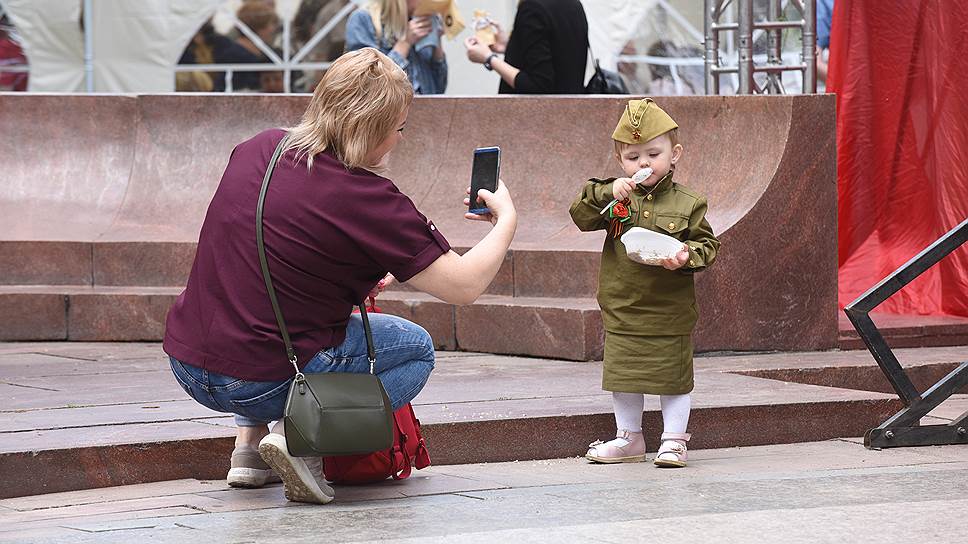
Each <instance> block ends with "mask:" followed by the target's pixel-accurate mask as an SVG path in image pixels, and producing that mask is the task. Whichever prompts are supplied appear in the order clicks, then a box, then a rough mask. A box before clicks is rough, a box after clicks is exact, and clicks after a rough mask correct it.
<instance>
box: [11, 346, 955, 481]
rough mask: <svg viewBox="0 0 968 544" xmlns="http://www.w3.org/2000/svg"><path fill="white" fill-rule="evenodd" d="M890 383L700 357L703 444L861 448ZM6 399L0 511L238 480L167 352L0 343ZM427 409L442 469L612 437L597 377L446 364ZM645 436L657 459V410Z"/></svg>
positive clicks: (908, 355)
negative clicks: (230, 477)
mask: <svg viewBox="0 0 968 544" xmlns="http://www.w3.org/2000/svg"><path fill="white" fill-rule="evenodd" d="M964 354H965V352H964V348H931V349H921V350H899V352H898V357H899V359H900V360H901V361H902V363H903V364H904V365H905V366H918V367H919V368H920V369H921V371H920V372H917V373H916V375H917V376H919V377H920V378H919V384H920V385H919V386H926V385H925V384H929V383H931V382H932V380H934V379H936V378H937V377H938V376H940V375H942V374H943V373H944V372H946V371H947V370H948V369H950V367H951V365H952V364H954V363H955V362H957V361H959V360H960V359H961V358H963V357H964ZM882 382H885V380H884V378H883V377H882V376H879V374H878V373H877V372H876V366H875V365H874V363H873V361H872V359H871V358H870V355H869V354H867V353H865V352H862V351H853V352H811V353H773V354H759V355H744V356H717V357H699V358H697V359H696V384H697V385H696V390H695V392H694V394H693V399H694V400H693V406H694V409H693V412H692V416H691V418H690V430H691V431H692V432H693V433H694V438H693V441H692V442H691V443H690V444H691V446H692V447H693V448H697V449H704V448H718V447H730V446H740V445H760V444H774V443H775V444H779V443H793V442H805V441H813V440H824V439H827V438H833V437H839V436H860V435H862V434H863V433H864V431H866V430H867V429H868V428H871V427H874V426H876V425H877V424H879V423H880V422H881V421H883V420H884V419H886V418H887V417H889V416H890V415H892V414H893V413H894V412H896V411H897V410H898V409H899V408H900V401H899V400H898V399H897V397H896V396H894V395H892V394H889V393H885V392H877V391H885V389H884V383H882ZM922 382H923V383H922ZM961 397H962V398H961V400H958V399H952V401H949V403H946V404H944V405H942V406H941V407H939V411H938V412H937V413H935V414H933V415H934V416H936V417H940V418H948V419H952V418H954V417H955V416H956V412H957V413H960V412H962V411H964V410H965V408H968V406H966V402H968V397H965V396H964V395H961ZM0 399H2V402H0V414H2V417H0V473H2V474H4V482H5V486H4V487H3V489H0V498H2V497H11V496H21V495H33V494H39V493H47V492H56V491H68V490H75V489H87V488H94V487H104V486H114V485H126V484H132V483H139V482H150V481H159V480H168V479H173V478H199V479H220V478H224V476H225V472H226V470H227V468H228V465H227V463H228V457H229V453H230V452H231V449H232V444H233V436H234V434H235V431H234V425H233V421H232V418H231V417H229V416H226V415H225V414H220V413H216V412H212V411H209V410H207V409H205V408H203V407H201V406H200V405H198V404H196V403H195V402H194V401H192V400H191V399H189V398H188V397H187V396H186V395H185V393H184V392H183V391H182V390H181V389H180V388H179V386H178V385H177V383H176V382H175V380H174V379H173V378H172V376H171V372H170V370H169V368H168V362H167V359H166V357H165V355H164V354H163V352H162V351H161V347H160V345H159V344H157V343H81V342H50V343H0ZM950 402H954V403H955V404H954V405H949V404H950ZM958 403H960V404H958ZM414 405H415V410H416V412H417V415H418V417H419V418H420V419H421V421H422V423H423V429H424V433H425V436H426V438H427V440H428V442H429V444H430V449H431V454H432V457H433V460H434V463H435V464H464V463H479V462H496V461H513V460H526V459H546V458H560V457H569V456H575V455H580V454H582V453H584V451H585V447H586V445H587V444H588V443H589V442H591V441H592V440H594V439H596V438H602V437H606V436H608V435H609V434H610V433H613V432H614V420H613V417H612V415H611V407H612V406H611V395H610V394H609V393H607V392H603V391H602V390H601V365H600V363H598V362H590V363H588V362H568V361H555V360H547V359H535V358H520V357H507V356H497V355H488V354H480V353H467V352H439V354H438V359H437V365H436V370H435V372H434V374H433V376H432V377H431V380H430V382H429V383H428V385H427V387H426V388H425V389H424V391H423V392H422V393H421V394H420V396H419V397H418V398H417V399H416V400H415V402H414ZM942 409H943V410H942ZM644 425H645V428H646V429H647V435H648V443H649V448H650V451H655V448H656V447H657V438H658V432H659V430H660V429H661V414H660V413H659V411H658V403H657V401H656V400H655V398H652V397H650V399H649V401H648V402H647V404H646V413H645V414H644Z"/></svg>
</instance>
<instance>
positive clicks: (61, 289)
mask: <svg viewBox="0 0 968 544" xmlns="http://www.w3.org/2000/svg"><path fill="white" fill-rule="evenodd" d="M180 292H181V288H180V287H154V286H90V285H0V341H34V340H71V341H102V342H117V341H157V340H160V339H161V338H162V335H163V334H164V323H165V315H166V314H167V311H168V308H169V307H170V306H171V303H172V302H173V301H174V299H175V297H176V296H177V295H178V294H179V293H180ZM378 306H379V307H380V308H381V309H382V310H383V311H385V312H388V313H392V314H394V315H399V316H402V317H406V318H407V319H410V320H412V321H414V322H416V323H419V324H420V325H422V326H423V327H424V328H426V329H427V330H428V331H429V332H430V333H431V335H432V336H433V338H434V341H435V343H436V345H437V347H438V349H445V350H460V351H477V352H487V353H497V354H509V355H526V356H532V357H547V358H554V359H565V360H574V361H590V360H595V359H600V358H601V357H602V349H603V336H602V335H603V333H602V324H601V314H600V312H599V309H598V304H597V302H596V301H595V299H594V298H564V297H560V298H559V297H525V296H507V295H483V296H482V297H481V298H480V299H479V300H478V302H477V303H475V304H473V305H470V306H454V305H451V304H447V303H444V302H442V301H440V300H438V299H436V298H434V297H432V296H429V295H426V294H424V293H419V292H413V291H403V290H393V291H387V292H385V293H384V294H383V295H381V296H380V298H379V299H378ZM873 318H874V322H875V323H876V324H877V325H878V326H880V327H881V328H882V333H883V334H884V337H885V338H886V340H887V342H888V344H889V345H890V346H892V347H895V348H901V347H933V346H957V345H965V344H968V318H962V317H956V316H893V315H886V314H873ZM700 324H701V323H700ZM839 325H840V333H839V334H840V348H841V349H864V347H865V346H864V344H863V342H862V341H861V340H860V338H859V337H858V336H857V333H856V332H855V331H854V330H853V328H852V327H851V325H850V323H849V322H848V321H847V320H846V318H845V317H842V318H841V319H840V323H839ZM715 341H716V340H715V339H707V338H706V337H705V336H704V335H703V333H702V330H701V328H700V330H699V332H698V333H697V335H696V350H697V352H706V351H721V350H722V347H720V346H717V345H715V344H714V343H711V342H715Z"/></svg>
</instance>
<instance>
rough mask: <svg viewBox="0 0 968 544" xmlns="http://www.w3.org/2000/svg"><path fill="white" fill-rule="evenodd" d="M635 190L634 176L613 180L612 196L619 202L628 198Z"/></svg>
mask: <svg viewBox="0 0 968 544" xmlns="http://www.w3.org/2000/svg"><path fill="white" fill-rule="evenodd" d="M633 190H635V182H634V181H632V178H618V179H616V180H615V181H613V182H612V196H613V197H615V199H616V200H618V201H619V202H621V201H622V200H625V199H626V198H628V197H629V195H630V194H632V191H633Z"/></svg>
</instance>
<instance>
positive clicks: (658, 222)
mask: <svg viewBox="0 0 968 544" xmlns="http://www.w3.org/2000/svg"><path fill="white" fill-rule="evenodd" d="M655 226H656V227H657V228H658V229H659V230H661V231H662V232H664V233H666V234H670V235H675V234H678V233H680V232H682V231H684V230H686V227H688V226H689V218H688V217H686V216H684V215H676V214H657V215H656V216H655Z"/></svg>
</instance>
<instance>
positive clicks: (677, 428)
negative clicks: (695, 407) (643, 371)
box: [612, 392, 692, 433]
mask: <svg viewBox="0 0 968 544" xmlns="http://www.w3.org/2000/svg"><path fill="white" fill-rule="evenodd" d="M612 404H613V406H614V407H615V426H616V427H617V428H618V429H620V430H621V429H625V430H628V431H631V432H633V433H639V432H642V411H643V410H644V409H645V395H643V394H641V393H615V392H613V393H612ZM659 405H660V406H661V407H662V426H663V432H666V433H684V432H686V427H687V426H688V425H689V410H690V409H691V408H692V397H691V396H690V395H689V394H685V395H659Z"/></svg>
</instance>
